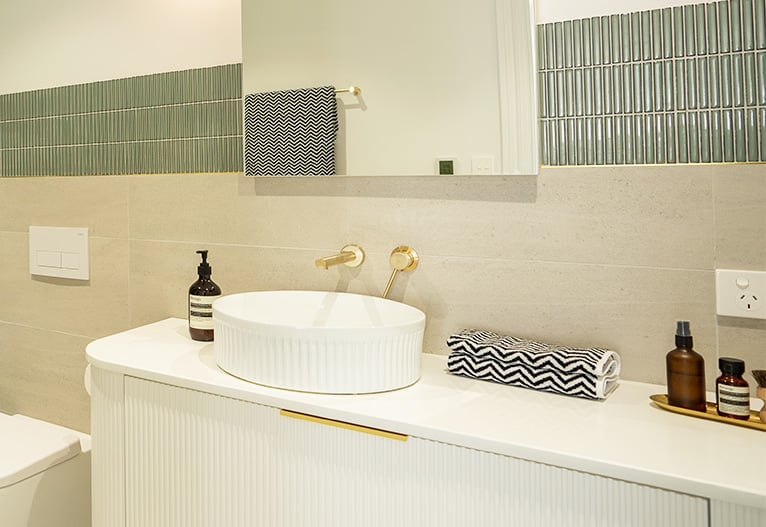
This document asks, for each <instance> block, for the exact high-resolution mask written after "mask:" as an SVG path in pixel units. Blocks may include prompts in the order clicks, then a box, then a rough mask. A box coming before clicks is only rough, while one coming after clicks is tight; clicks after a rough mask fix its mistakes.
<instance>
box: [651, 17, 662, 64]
mask: <svg viewBox="0 0 766 527" xmlns="http://www.w3.org/2000/svg"><path fill="white" fill-rule="evenodd" d="M650 14H651V19H652V30H651V35H652V58H653V59H655V60H659V59H661V58H662V57H663V56H664V54H663V49H662V44H663V42H662V10H661V9H653V10H652V11H651V13H650Z"/></svg>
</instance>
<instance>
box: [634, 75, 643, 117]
mask: <svg viewBox="0 0 766 527" xmlns="http://www.w3.org/2000/svg"><path fill="white" fill-rule="evenodd" d="M643 89H644V81H643V77H642V75H641V64H633V111H634V112H643V111H645V108H644V105H643V103H644V98H643Z"/></svg>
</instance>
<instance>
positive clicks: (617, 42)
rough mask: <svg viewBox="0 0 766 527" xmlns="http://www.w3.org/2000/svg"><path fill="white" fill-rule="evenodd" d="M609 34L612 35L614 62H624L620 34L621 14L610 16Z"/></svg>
mask: <svg viewBox="0 0 766 527" xmlns="http://www.w3.org/2000/svg"><path fill="white" fill-rule="evenodd" d="M609 34H610V35H611V37H612V38H611V45H610V47H611V53H612V63H618V62H622V38H621V36H620V15H612V16H610V17H609Z"/></svg>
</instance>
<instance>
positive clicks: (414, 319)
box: [213, 291, 425, 394]
mask: <svg viewBox="0 0 766 527" xmlns="http://www.w3.org/2000/svg"><path fill="white" fill-rule="evenodd" d="M213 322H214V328H215V345H214V350H215V351H214V354H215V358H216V362H217V363H218V366H219V367H220V368H221V369H223V370H224V371H226V372H228V373H230V374H231V375H234V376H236V377H239V378H242V379H245V380H247V381H251V382H254V383H258V384H263V385H266V386H272V387H276V388H284V389H290V390H298V391H307V392H317V393H336V394H353V393H373V392H381V391H389V390H395V389H399V388H403V387H405V386H409V385H411V384H413V383H415V382H417V380H418V379H419V378H420V354H421V353H422V350H423V330H424V328H425V314H424V313H423V312H422V311H420V310H419V309H417V308H414V307H412V306H408V305H406V304H402V303H399V302H394V301H392V300H385V299H382V298H377V297H371V296H366V295H356V294H351V293H335V292H321V291H263V292H252V293H241V294H236V295H229V296H226V297H223V298H221V299H219V300H217V301H216V302H215V303H214V304H213Z"/></svg>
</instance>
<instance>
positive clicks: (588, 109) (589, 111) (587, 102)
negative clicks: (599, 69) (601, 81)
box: [583, 68, 593, 115]
mask: <svg viewBox="0 0 766 527" xmlns="http://www.w3.org/2000/svg"><path fill="white" fill-rule="evenodd" d="M583 95H584V101H583V109H584V113H585V115H593V68H586V69H584V70H583Z"/></svg>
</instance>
